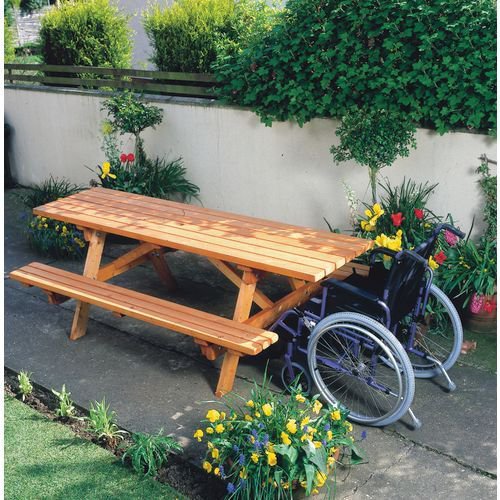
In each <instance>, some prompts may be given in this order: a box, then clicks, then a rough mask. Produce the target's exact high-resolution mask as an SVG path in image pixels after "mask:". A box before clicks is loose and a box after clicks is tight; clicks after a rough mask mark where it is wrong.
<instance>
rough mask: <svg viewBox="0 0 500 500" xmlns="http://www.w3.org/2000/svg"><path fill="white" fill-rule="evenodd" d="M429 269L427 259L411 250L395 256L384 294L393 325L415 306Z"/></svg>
mask: <svg viewBox="0 0 500 500" xmlns="http://www.w3.org/2000/svg"><path fill="white" fill-rule="evenodd" d="M428 269H429V266H428V264H427V261H426V260H425V259H424V258H423V257H421V256H420V255H418V254H416V253H415V252H412V251H410V250H403V251H401V252H399V253H398V254H397V255H396V256H395V257H394V259H393V263H392V266H391V270H390V272H389V276H388V279H387V282H386V284H385V288H384V295H383V300H384V302H385V303H386V304H387V306H388V307H389V310H390V312H391V324H392V325H395V324H396V323H398V322H399V321H400V320H401V319H402V318H404V317H405V316H406V315H407V314H409V313H410V312H411V311H412V310H413V309H414V308H415V305H416V304H417V301H418V299H419V296H420V294H421V290H422V287H423V286H424V284H425V275H426V273H427V271H428ZM392 325H391V326H392Z"/></svg>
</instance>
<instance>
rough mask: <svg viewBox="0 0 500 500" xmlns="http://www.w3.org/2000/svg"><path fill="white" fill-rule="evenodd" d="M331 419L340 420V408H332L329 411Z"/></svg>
mask: <svg viewBox="0 0 500 500" xmlns="http://www.w3.org/2000/svg"><path fill="white" fill-rule="evenodd" d="M330 416H331V417H332V420H340V410H334V411H332V413H330Z"/></svg>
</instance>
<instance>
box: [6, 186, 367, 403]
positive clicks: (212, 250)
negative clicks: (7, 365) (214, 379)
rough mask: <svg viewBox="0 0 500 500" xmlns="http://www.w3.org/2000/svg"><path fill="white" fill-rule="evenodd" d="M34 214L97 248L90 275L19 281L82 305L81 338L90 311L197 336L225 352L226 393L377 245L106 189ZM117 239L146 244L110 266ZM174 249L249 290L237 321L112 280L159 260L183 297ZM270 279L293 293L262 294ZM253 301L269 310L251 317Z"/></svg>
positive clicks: (37, 268)
mask: <svg viewBox="0 0 500 500" xmlns="http://www.w3.org/2000/svg"><path fill="white" fill-rule="evenodd" d="M33 213H34V214H35V215H39V216H41V217H48V218H52V219H56V220H59V221H62V222H67V223H72V224H75V225H76V226H77V227H78V228H80V229H81V230H83V232H84V236H85V239H86V240H87V241H88V242H89V249H88V253H87V258H86V261H85V266H84V270H83V276H79V275H74V274H72V273H68V272H66V271H62V270H57V269H56V268H52V267H49V266H44V265H42V264H36V263H34V264H30V266H32V267H29V266H26V267H25V268H21V269H19V270H17V271H14V272H13V273H11V277H12V278H13V279H17V280H19V281H22V282H23V283H25V284H27V285H30V286H33V285H34V286H40V287H41V288H43V289H44V290H45V291H47V293H48V294H49V300H50V301H51V302H53V303H58V302H60V301H62V300H65V299H66V298H67V297H73V298H76V299H78V303H77V308H76V311H75V316H74V320H73V325H72V328H71V334H70V338H71V339H73V340H76V339H78V338H80V337H82V336H83V335H85V333H86V328H87V321H88V312H89V307H90V304H96V305H99V306H101V307H104V308H107V309H109V310H112V311H113V312H114V313H116V314H119V315H130V316H133V317H137V318H139V319H142V320H144V321H149V322H151V323H153V324H158V325H160V326H165V327H167V328H170V329H174V330H176V331H179V332H181V333H185V334H188V335H192V336H193V337H194V338H195V341H196V342H197V343H198V344H199V345H200V347H201V350H202V352H203V354H204V355H205V356H206V357H207V358H208V359H212V360H213V359H215V358H216V357H217V356H218V355H220V354H224V355H225V357H224V361H223V364H222V371H221V376H220V379H219V384H218V387H217V391H216V394H217V395H218V396H221V395H223V394H225V393H227V392H229V391H230V390H231V389H232V385H233V380H234V375H235V373H236V369H237V364H238V360H239V357H240V356H241V355H244V354H257V353H258V352H260V351H261V350H262V349H265V348H266V347H268V346H269V345H270V344H271V343H273V342H275V341H276V340H277V336H276V334H274V333H273V332H266V331H265V330H264V329H265V328H266V327H268V326H269V325H271V324H273V323H274V322H275V321H276V320H277V319H278V318H279V317H280V316H281V314H282V313H283V312H285V311H286V310H288V309H290V308H292V307H296V306H299V305H301V304H303V303H304V302H306V301H307V300H308V299H309V298H310V297H311V296H312V295H314V294H316V293H317V292H318V290H319V288H320V286H321V285H320V283H321V281H322V280H323V279H325V278H327V277H330V276H332V275H339V274H338V273H340V274H342V272H343V270H340V271H339V269H340V268H342V266H345V265H346V264H347V263H348V262H350V261H351V260H352V259H354V258H355V257H357V256H359V255H361V254H362V253H364V252H365V251H367V250H368V249H369V248H370V247H371V242H370V241H368V240H363V239H359V238H354V237H350V236H346V235H341V234H336V233H331V232H327V231H318V230H316V229H311V228H305V227H298V226H293V225H289V224H282V223H279V222H273V221H269V220H264V219H259V218H255V217H248V216H244V215H237V214H233V213H229V212H223V211H220V210H213V209H209V208H204V207H201V206H194V205H187V204H184V203H178V202H174V201H167V200H161V199H157V198H149V197H146V196H142V195H137V194H131V193H125V192H122V191H116V190H111V189H104V188H92V189H88V190H85V191H81V192H79V193H77V194H74V195H71V196H69V197H67V198H62V199H59V200H57V201H54V202H51V203H48V204H46V205H43V206H40V207H37V208H35V209H34V210H33ZM108 234H114V235H120V236H125V237H128V238H132V239H134V240H138V244H137V246H136V247H134V248H133V249H132V250H130V251H128V252H126V253H125V254H124V255H122V256H121V257H119V258H117V259H116V260H115V261H113V262H111V263H110V264H107V265H104V266H101V257H102V253H103V248H104V243H105V240H106V235H108ZM168 250H183V251H186V252H190V253H193V254H197V255H202V256H204V257H206V258H207V259H208V260H209V261H210V262H211V263H212V264H213V265H214V266H215V267H216V268H217V269H218V270H219V271H221V272H222V273H223V274H224V275H225V276H226V277H227V278H228V279H229V280H231V281H232V282H233V283H234V284H235V285H236V286H237V287H238V288H239V292H238V297H237V300H236V305H235V309H234V314H233V320H227V319H224V318H218V317H216V316H213V315H209V314H207V313H203V312H201V311H196V310H195V309H191V308H186V307H184V306H180V305H177V304H173V303H171V302H167V301H163V300H161V299H156V298H153V297H149V296H146V295H144V294H139V293H137V292H133V291H130V290H126V289H123V288H121V287H117V286H116V285H111V284H108V283H104V282H106V281H107V280H109V279H110V278H112V277H114V276H117V275H119V274H121V273H123V272H125V271H127V270H129V269H131V268H133V267H135V266H137V265H139V264H141V263H142V262H145V261H147V260H149V261H151V262H152V264H153V266H154V267H155V269H156V271H157V272H158V274H159V276H160V278H161V279H162V280H163V282H164V283H165V285H166V286H167V287H168V288H169V289H170V290H174V289H175V287H176V282H175V278H174V276H173V274H172V273H171V271H170V269H169V266H168V264H167V260H166V256H167V255H168V253H166V251H168ZM344 269H345V268H344ZM268 273H273V274H278V275H281V276H285V277H286V278H288V280H289V283H290V286H291V291H290V293H288V294H287V295H285V296H284V297H282V298H281V299H280V300H278V301H276V302H273V301H272V300H270V299H269V298H268V297H267V296H266V295H265V294H264V293H263V292H262V291H261V290H259V288H258V284H259V281H261V280H262V279H263V278H264V277H265V276H266V274H268ZM69 275H71V276H69ZM253 303H255V304H257V306H258V307H259V308H260V309H261V310H260V311H259V312H257V313H256V314H254V315H253V316H250V313H251V307H252V304H253ZM235 339H236V340H235Z"/></svg>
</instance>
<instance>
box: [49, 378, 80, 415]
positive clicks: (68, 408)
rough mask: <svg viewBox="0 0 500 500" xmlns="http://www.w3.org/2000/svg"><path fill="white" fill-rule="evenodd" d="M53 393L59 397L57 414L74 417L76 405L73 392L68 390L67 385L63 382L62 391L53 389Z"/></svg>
mask: <svg viewBox="0 0 500 500" xmlns="http://www.w3.org/2000/svg"><path fill="white" fill-rule="evenodd" d="M52 393H53V394H54V395H55V396H56V397H57V399H58V401H59V406H58V408H57V410H56V415H57V416H58V417H61V418H72V417H74V416H75V407H74V406H73V401H72V400H71V398H70V396H71V392H68V391H66V385H64V384H63V386H62V389H61V392H58V391H56V390H54V389H52Z"/></svg>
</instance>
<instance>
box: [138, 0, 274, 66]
mask: <svg viewBox="0 0 500 500" xmlns="http://www.w3.org/2000/svg"><path fill="white" fill-rule="evenodd" d="M275 14H276V10H275V9H273V8H271V7H269V6H267V5H266V2H265V1H264V0H176V1H174V2H173V4H172V5H171V6H170V7H163V8H162V7H160V6H159V5H158V4H155V5H151V6H150V7H149V8H148V9H147V10H146V11H145V12H144V17H143V24H144V29H145V30H146V33H147V35H148V37H149V39H150V42H151V46H152V47H153V57H152V61H153V63H154V64H155V65H156V67H157V68H158V69H159V70H161V71H185V72H194V73H206V72H210V71H211V65H212V63H213V62H214V61H215V60H216V58H218V57H224V56H228V55H233V54H236V53H237V52H238V51H239V50H240V48H241V47H243V46H246V45H247V44H249V43H250V42H251V41H253V40H255V39H256V38H258V37H260V36H261V34H262V33H263V32H265V31H267V30H269V29H270V28H271V26H272V24H273V22H274V17H275Z"/></svg>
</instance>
